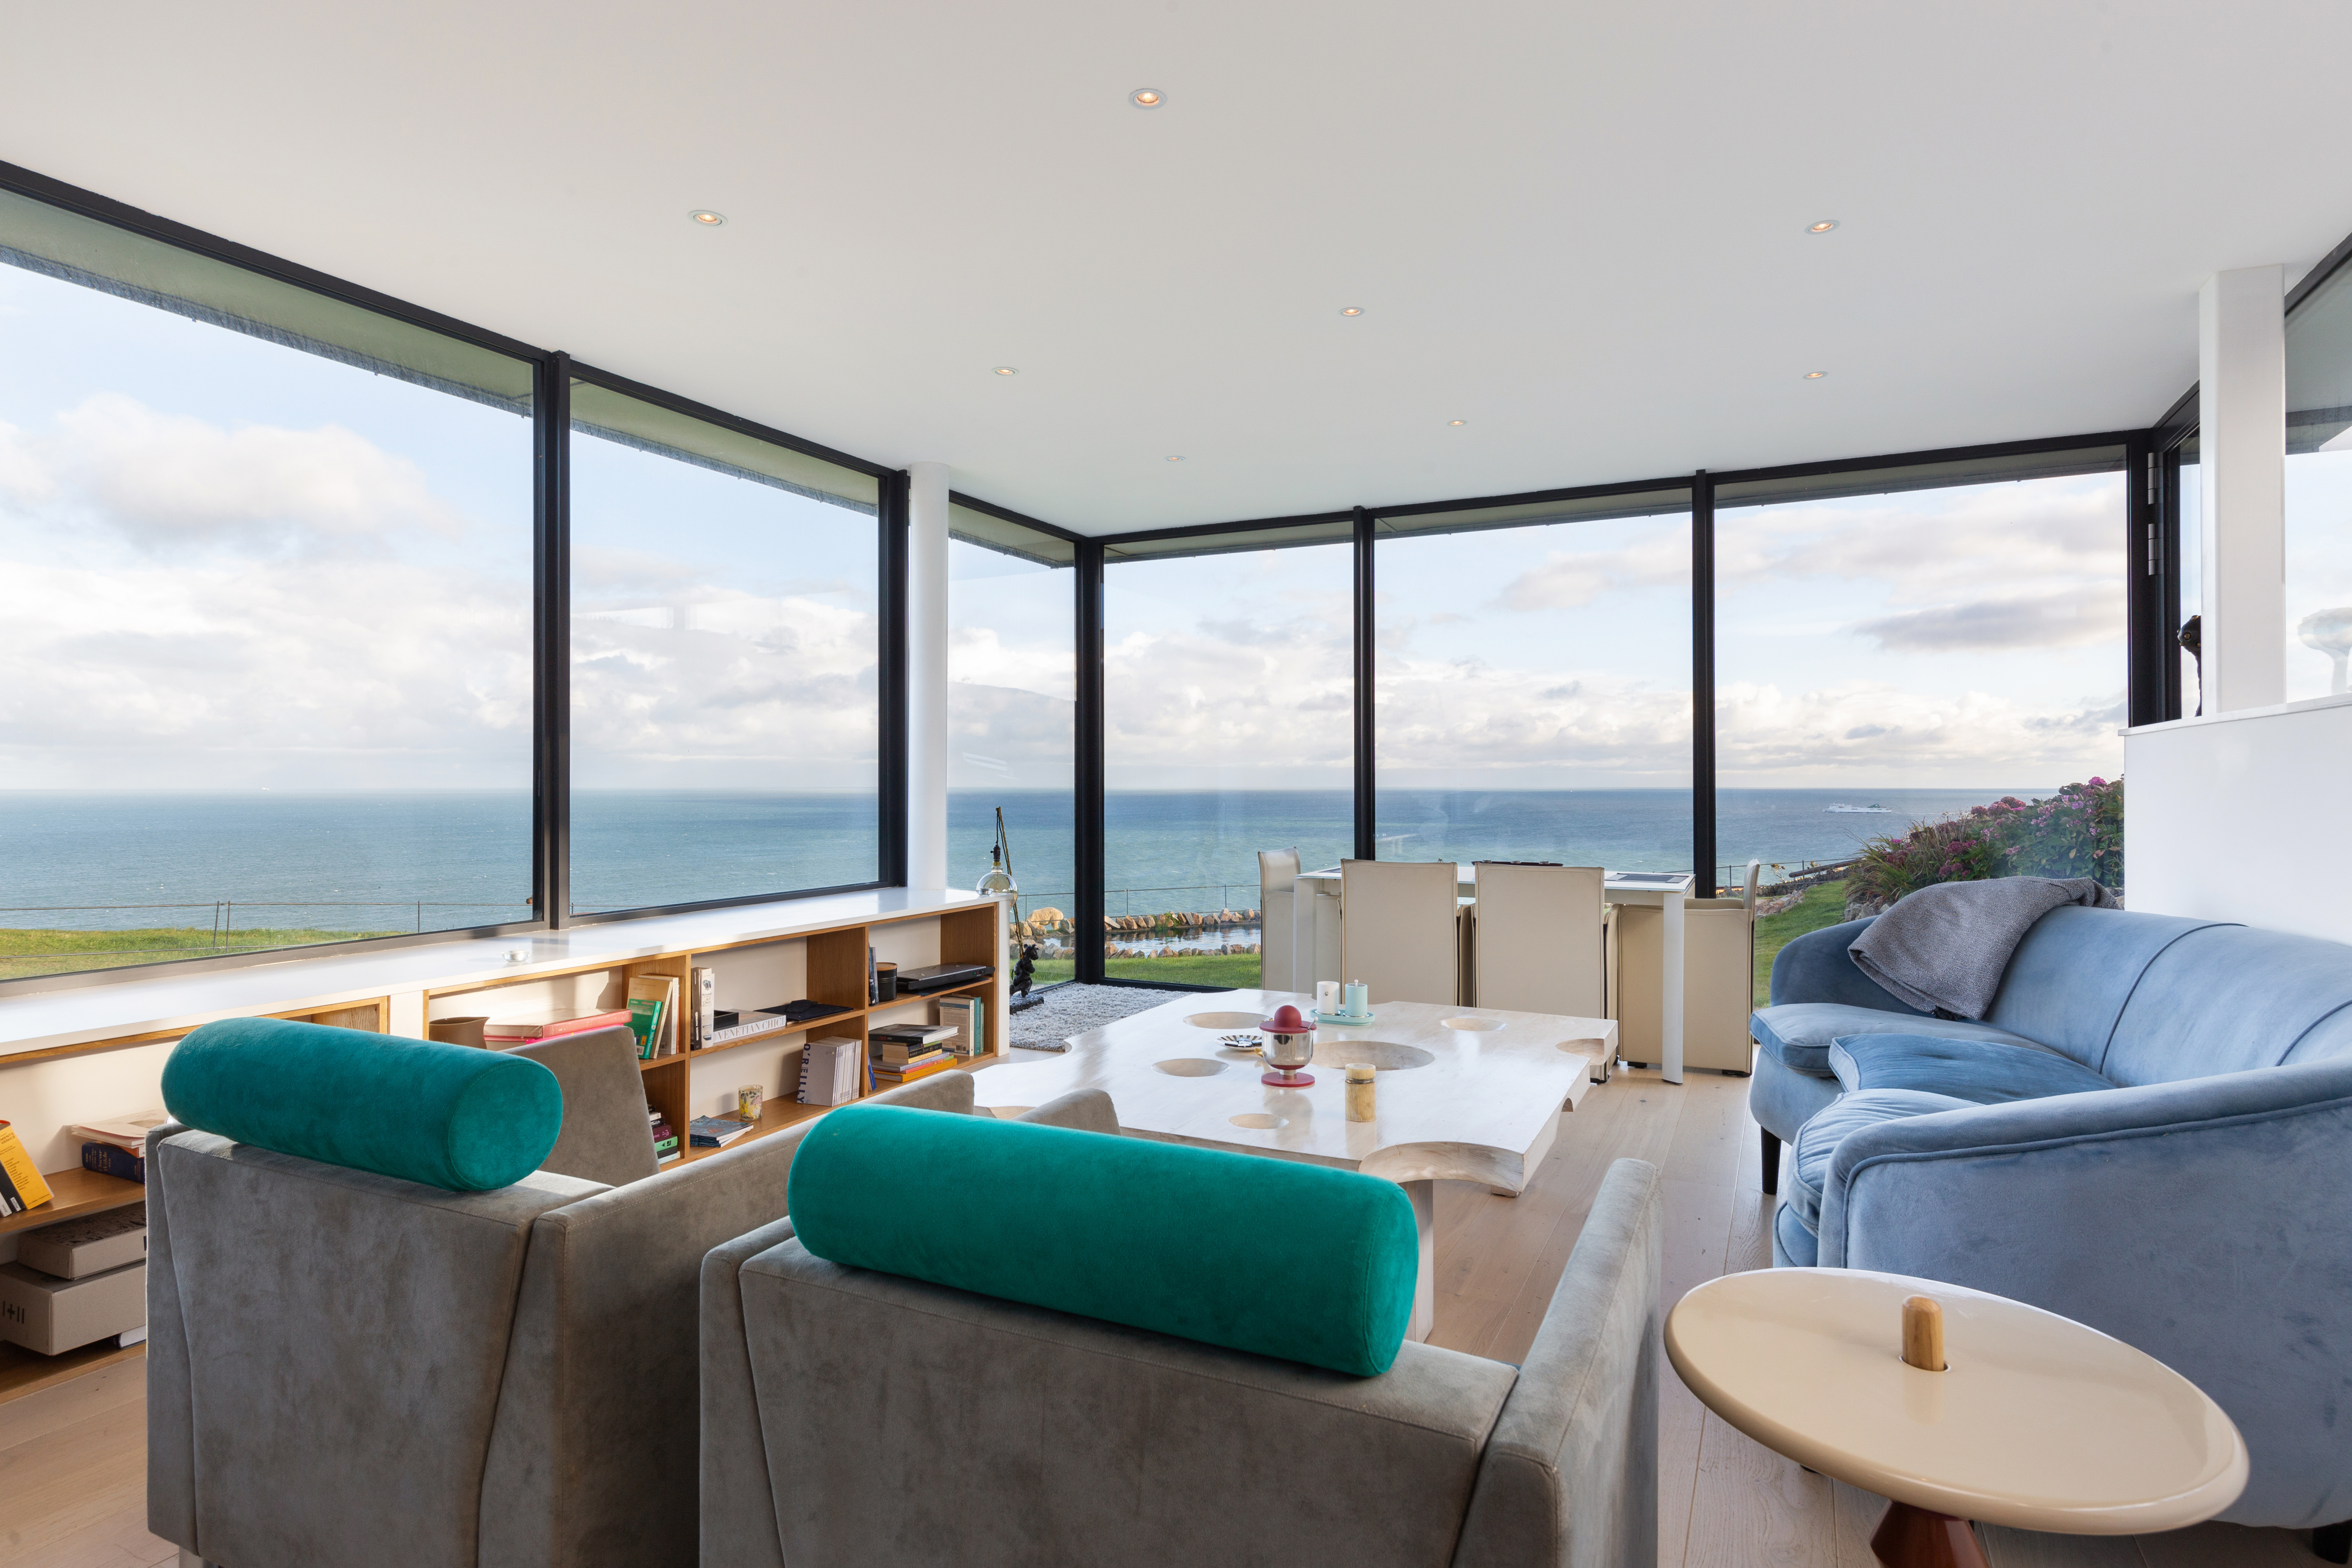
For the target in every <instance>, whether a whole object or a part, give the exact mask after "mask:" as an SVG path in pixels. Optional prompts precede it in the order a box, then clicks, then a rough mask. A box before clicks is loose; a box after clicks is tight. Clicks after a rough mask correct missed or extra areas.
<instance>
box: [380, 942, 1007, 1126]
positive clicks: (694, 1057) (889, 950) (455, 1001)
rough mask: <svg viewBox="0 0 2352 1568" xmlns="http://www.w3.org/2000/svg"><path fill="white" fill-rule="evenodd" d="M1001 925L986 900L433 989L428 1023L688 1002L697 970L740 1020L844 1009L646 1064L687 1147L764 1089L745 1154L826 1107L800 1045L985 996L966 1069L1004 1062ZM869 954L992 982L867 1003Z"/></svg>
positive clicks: (650, 1085) (656, 1105)
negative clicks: (633, 996)
mask: <svg viewBox="0 0 2352 1568" xmlns="http://www.w3.org/2000/svg"><path fill="white" fill-rule="evenodd" d="M1001 919H1002V916H1001V912H1000V910H999V908H998V906H997V905H996V904H994V903H992V902H978V903H968V904H961V905H958V906H954V907H950V908H945V909H940V908H932V909H929V910H911V911H908V912H906V913H903V914H893V915H868V916H867V917H866V918H865V919H863V920H860V921H853V922H845V923H843V924H840V925H833V926H825V927H821V928H819V929H815V930H807V931H796V932H794V933H793V934H792V935H789V936H782V937H756V938H751V939H749V940H744V941H719V942H703V943H699V944H698V945H695V946H692V947H688V948H681V949H678V950H677V951H673V952H660V953H656V954H652V955H649V956H641V957H635V958H631V959H628V960H626V961H624V962H619V963H598V964H585V965H582V966H579V967H577V968H574V969H568V970H563V971H560V972H556V973H546V972H541V973H534V974H531V975H530V976H528V977H524V978H520V979H517V980H514V981H510V982H505V983H491V984H467V985H458V986H452V987H449V988H446V989H436V990H432V991H428V992H427V993H426V994H425V1018H426V1019H427V1020H428V1022H429V1021H430V1020H433V1019H437V1018H449V1017H466V1016H483V1017H488V1018H491V1019H493V1020H496V1019H499V1018H520V1017H528V1016H532V1015H533V1014H535V1013H540V1012H544V1011H547V1010H551V1009H555V1008H562V1007H579V1008H596V1009H610V1008H614V1007H619V1006H622V1005H625V1000H624V999H625V997H626V996H627V994H628V988H629V982H630V981H631V980H634V979H637V978H640V977H643V976H647V975H667V976H670V977H672V978H675V979H676V980H677V982H678V992H679V995H680V996H681V998H686V999H688V1005H691V1003H690V998H691V995H692V989H693V981H692V972H693V971H694V970H696V969H698V968H708V969H710V970H711V971H713V972H714V974H715V977H716V987H717V993H718V1005H719V1006H720V1007H722V1008H729V1009H733V1010H737V1011H741V1010H745V1009H750V1008H757V1007H772V1006H777V1005H782V1004H783V1003H785V1002H794V1001H809V1002H820V1003H824V1004H825V1005H828V1006H835V1007H841V1008H844V1009H845V1011H843V1012H840V1013H835V1014H833V1015H831V1016H827V1017H824V1018H818V1019H814V1020H813V1021H811V1022H810V1023H807V1024H803V1025H801V1026H797V1027H792V1028H783V1029H775V1030H771V1031H770V1032H768V1033H766V1034H763V1035H755V1036H753V1037H751V1038H749V1039H740V1040H730V1041H728V1042H726V1043H725V1044H723V1045H718V1046H710V1047H704V1048H702V1049H699V1050H681V1051H679V1052H677V1053H676V1054H673V1055H669V1056H662V1057H656V1058H652V1059H650V1060H647V1061H644V1062H640V1063H639V1064H638V1068H639V1071H640V1072H641V1073H642V1074H643V1075H644V1079H645V1086H646V1104H647V1105H648V1106H650V1107H652V1108H653V1109H654V1110H658V1111H659V1112H661V1114H662V1118H663V1120H665V1121H667V1122H668V1123H669V1124H670V1125H671V1126H672V1127H674V1128H676V1129H677V1131H678V1134H679V1136H680V1137H681V1138H684V1137H687V1136H688V1127H689V1125H690V1124H691V1123H692V1121H693V1120H694V1118H695V1117H697V1116H711V1115H719V1114H724V1113H727V1112H731V1111H732V1110H733V1109H734V1090H735V1089H736V1088H737V1087H738V1086H739V1085H742V1084H752V1083H756V1084H758V1085H759V1086H760V1087H761V1090H762V1092H763V1094H764V1095H765V1100H764V1101H763V1103H762V1105H761V1116H760V1121H759V1122H758V1124H757V1126H756V1127H754V1129H753V1130H752V1131H751V1132H749V1133H747V1134H745V1135H744V1137H742V1138H739V1139H736V1140H735V1141H734V1142H732V1143H730V1144H729V1145H728V1147H729V1148H730V1149H731V1148H740V1147H741V1145H742V1144H743V1143H745V1142H748V1141H749V1140H751V1139H753V1138H760V1137H764V1136H765V1135H767V1134H769V1133H771V1132H781V1131H783V1130H784V1129H785V1128H788V1127H794V1126H798V1125H799V1124H800V1123H801V1122H803V1121H809V1120H810V1119H812V1118H814V1117H815V1116H818V1115H821V1114H823V1113H824V1111H825V1110H828V1109H830V1108H829V1107H825V1106H814V1105H803V1104H801V1103H800V1102H799V1100H797V1099H795V1098H794V1096H795V1095H796V1094H797V1092H798V1090H799V1087H800V1055H801V1048H802V1047H803V1045H805V1044H806V1043H807V1041H808V1039H809V1038H810V1037H811V1036H818V1037H822V1036H825V1035H836V1034H845V1035H852V1036H855V1037H856V1038H857V1039H859V1040H860V1041H861V1042H863V1041H864V1039H865V1038H866V1031H867V1030H868V1029H869V1028H871V1027H873V1026H876V1025H877V1024H883V1023H891V1022H898V1023H905V1022H909V1021H912V1020H914V1019H917V1018H920V1017H924V1016H928V1010H929V1006H930V1005H931V1004H932V1003H934V1002H938V1001H941V1000H945V999H947V998H950V997H977V998H979V999H981V1000H982V1002H984V1003H985V1004H986V1007H987V1014H988V1026H987V1035H988V1039H987V1044H988V1047H989V1049H988V1050H987V1051H985V1052H983V1053H982V1055H981V1056H980V1057H978V1058H973V1059H971V1061H969V1062H967V1063H961V1064H959V1067H960V1068H964V1069H966V1070H968V1069H969V1068H973V1067H980V1066H983V1065H985V1064H987V1063H988V1062H990V1061H992V1060H995V1059H997V1058H999V1057H1000V1056H1001V1055H1002V1054H1003V1048H1004V1042H1003V1029H1004V1027H1005V1021H1006V1018H1007V1016H1008V1014H1007V1011H1006V1007H1005V1002H1006V999H1007V998H1006V992H1005V984H1006V977H1005V973H1004V957H1003V952H1004V949H1003V926H1002V924H1001ZM869 947H870V948H871V949H872V950H873V952H874V956H875V957H876V958H877V959H880V960H883V961H886V962H894V963H898V965H899V966H900V968H901V969H902V970H903V969H907V968H913V967H918V966H920V965H925V964H932V963H984V964H987V965H988V966H989V968H990V971H991V973H990V975H989V978H987V979H985V980H982V981H978V982H975V983H973V984H969V985H960V986H956V987H954V988H953V989H950V990H944V991H935V992H927V993H925V994H922V995H919V996H900V997H898V998H896V999H895V1000H892V1001H888V1002H882V1003H872V1002H869V1001H868V999H867V994H866V952H867V949H868V948H869ZM681 1038H683V1036H681ZM714 1058H723V1059H714ZM706 1064H708V1065H707V1067H706ZM861 1098H862V1097H861ZM718 1152H719V1151H718V1150H716V1149H696V1148H694V1147H693V1146H692V1145H691V1143H689V1144H688V1147H687V1149H686V1154H685V1157H686V1159H687V1160H688V1161H693V1160H698V1159H700V1158H702V1157H704V1156H705V1155H709V1154H715V1153H718Z"/></svg>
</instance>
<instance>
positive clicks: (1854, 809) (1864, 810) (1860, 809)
mask: <svg viewBox="0 0 2352 1568" xmlns="http://www.w3.org/2000/svg"><path fill="white" fill-rule="evenodd" d="M1822 810H1823V811H1825V812H1829V811H1841V812H1849V813H1860V814H1862V815H1864V816H1867V815H1869V814H1871V813H1873V812H1875V813H1877V814H1878V815H1879V816H1894V815H1895V814H1894V813H1893V812H1891V811H1889V810H1887V809H1886V808H1885V806H1883V805H1825V806H1823V807H1822Z"/></svg>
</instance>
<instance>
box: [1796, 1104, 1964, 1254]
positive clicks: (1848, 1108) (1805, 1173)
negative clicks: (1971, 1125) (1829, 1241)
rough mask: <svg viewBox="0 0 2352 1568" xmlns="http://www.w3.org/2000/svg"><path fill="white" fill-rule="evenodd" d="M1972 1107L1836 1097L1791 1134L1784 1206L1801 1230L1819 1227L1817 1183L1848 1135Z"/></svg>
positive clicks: (1819, 1198)
mask: <svg viewBox="0 0 2352 1568" xmlns="http://www.w3.org/2000/svg"><path fill="white" fill-rule="evenodd" d="M1975 1103H1976V1102H1975V1101H1973V1100H1962V1099H1961V1098H1959V1096H1958V1095H1953V1094H1929V1093H1927V1092H1926V1091H1924V1090H1921V1089H1864V1090H1863V1091H1862V1092H1861V1093H1859V1094H1845V1095H1840V1096H1839V1097H1838V1100H1837V1103H1836V1104H1834V1105H1832V1106H1831V1107H1830V1108H1829V1109H1828V1110H1824V1111H1822V1113H1821V1114H1820V1115H1819V1116H1816V1117H1814V1118H1813V1119H1812V1120H1811V1121H1808V1122H1806V1123H1805V1125H1804V1128H1803V1130H1802V1131H1800V1132H1799V1133H1798V1134H1797V1157H1796V1159H1795V1161H1794V1162H1793V1165H1794V1169H1793V1171H1792V1172H1791V1173H1790V1179H1789V1205H1788V1206H1789V1207H1790V1208H1792V1209H1794V1210H1795V1211H1796V1213H1797V1218H1798V1219H1800V1220H1801V1221H1802V1222H1803V1223H1804V1226H1805V1228H1806V1229H1807V1230H1810V1231H1814V1232H1819V1231H1820V1229H1821V1225H1822V1180H1823V1179H1824V1178H1825V1177H1827V1176H1828V1174H1829V1169H1830V1155H1831V1154H1832V1153H1833V1152H1836V1150H1837V1146H1838V1143H1839V1142H1840V1141H1841V1140H1843V1138H1844V1137H1845V1135H1846V1134H1847V1133H1849V1132H1853V1131H1859V1130H1861V1129H1862V1128H1864V1127H1875V1126H1877V1125H1878V1124H1879V1123H1880V1122H1882V1121H1896V1120H1899V1119H1900V1118H1902V1117H1906V1116H1932V1115H1934V1114H1935V1113H1936V1112H1937V1111H1938V1110H1968V1109H1969V1107H1970V1106H1971V1105H1973V1104H1975Z"/></svg>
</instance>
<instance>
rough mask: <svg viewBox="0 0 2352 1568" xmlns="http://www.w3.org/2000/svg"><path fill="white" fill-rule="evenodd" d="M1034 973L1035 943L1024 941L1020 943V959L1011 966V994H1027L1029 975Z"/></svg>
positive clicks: (1035, 960) (1035, 963) (1035, 971)
mask: <svg viewBox="0 0 2352 1568" xmlns="http://www.w3.org/2000/svg"><path fill="white" fill-rule="evenodd" d="M1035 973H1037V944H1036V943H1035V942H1023V943H1022V944H1021V961H1020V962H1019V963H1015V964H1014V965H1013V994H1014V995H1015V996H1026V995H1028V994H1029V980H1030V977H1031V976H1032V975H1034V974H1035Z"/></svg>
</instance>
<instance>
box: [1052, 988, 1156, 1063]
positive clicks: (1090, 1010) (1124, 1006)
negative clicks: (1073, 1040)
mask: <svg viewBox="0 0 2352 1568" xmlns="http://www.w3.org/2000/svg"><path fill="white" fill-rule="evenodd" d="M1184 994H1186V993H1184V992H1181V991H1145V990H1141V989H1139V988H1138V987H1136V986H1133V985H1059V986H1056V987H1055V988H1054V989H1053V990H1052V991H1049V992H1047V993H1046V994H1045V1000H1044V1001H1042V1002H1040V1003H1038V1004H1037V1005H1035V1006H1034V1007H1032V1008H1029V1009H1028V1010H1027V1011H1026V1012H1021V1013H1015V1014H1013V1045H1014V1046H1015V1047H1018V1048H1019V1049H1022V1050H1029V1051H1066V1050H1068V1049H1069V1048H1070V1046H1069V1037H1071V1036H1072V1035H1083V1034H1085V1033H1086V1032H1087V1030H1088V1029H1099V1028H1101V1027H1102V1026H1104V1025H1105V1024H1108V1023H1111V1022H1113V1021H1114V1020H1117V1019H1119V1018H1124V1017H1126V1016H1129V1014H1133V1013H1144V1012H1149V1011H1150V1009H1152V1008H1154V1007H1157V1006H1159V1005H1160V1004H1161V1003H1162V1002H1165V1001H1167V1000H1168V999H1169V998H1171V997H1172V996H1181V995H1184Z"/></svg>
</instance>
